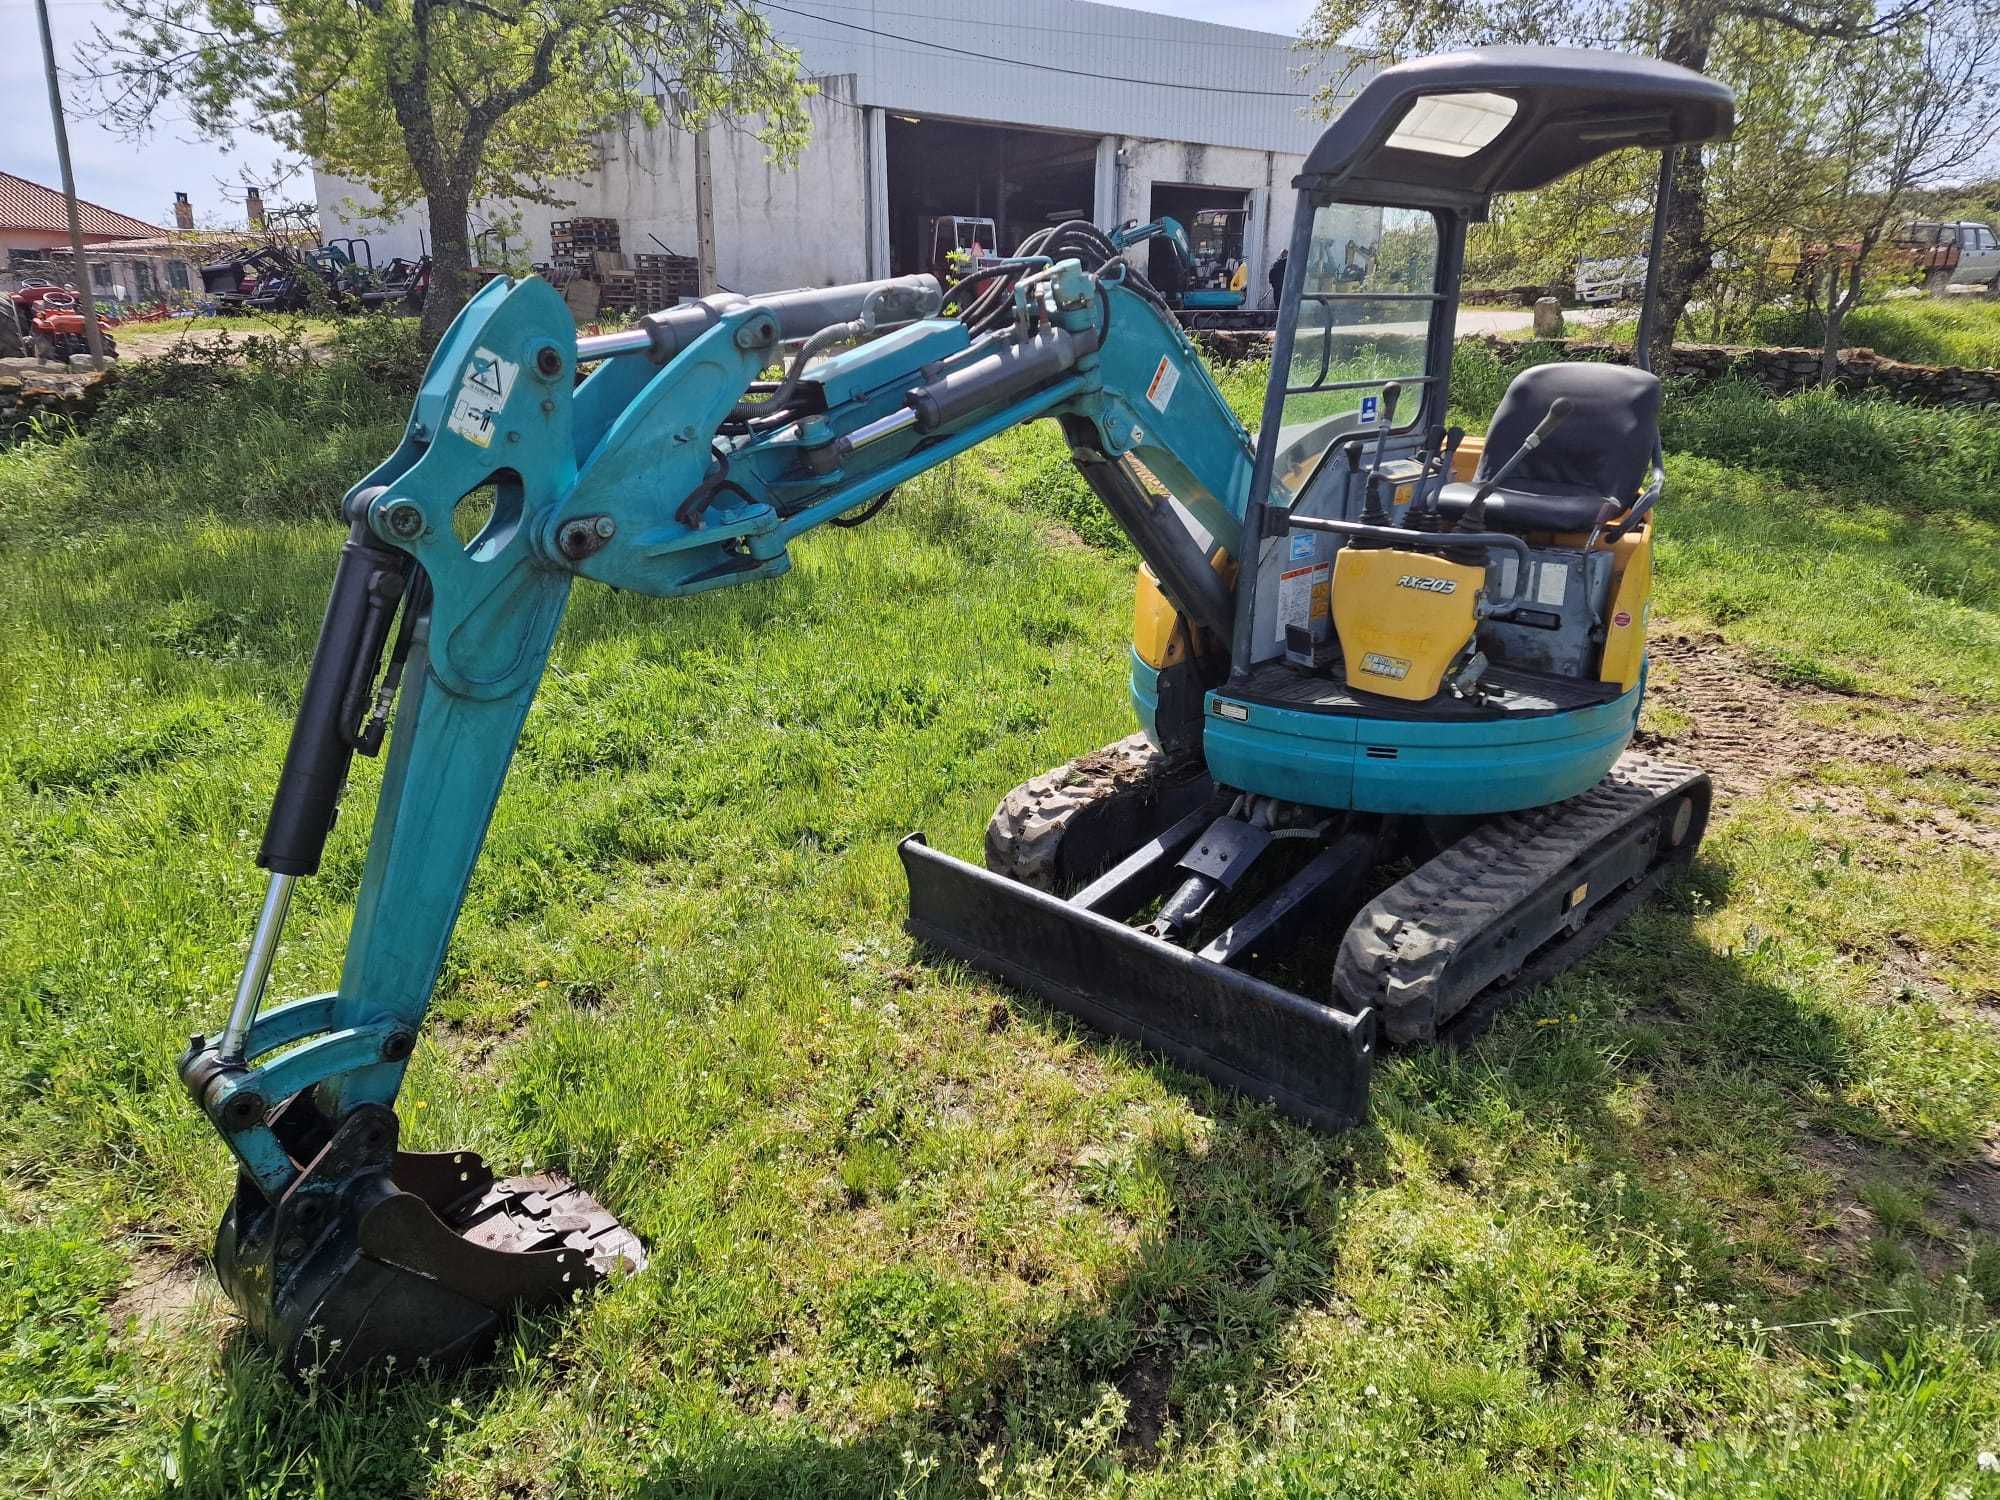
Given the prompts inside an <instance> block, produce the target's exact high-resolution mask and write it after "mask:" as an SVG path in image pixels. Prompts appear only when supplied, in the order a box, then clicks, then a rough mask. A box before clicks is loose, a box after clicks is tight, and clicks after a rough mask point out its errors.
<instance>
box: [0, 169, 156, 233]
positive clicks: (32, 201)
mask: <svg viewBox="0 0 2000 1500" xmlns="http://www.w3.org/2000/svg"><path fill="white" fill-rule="evenodd" d="M76 208H77V217H78V219H79V220H81V221H82V224H83V237H84V238H85V239H104V238H113V237H115V238H117V239H133V238H137V237H141V236H147V237H150V236H154V235H161V234H165V233H166V230H165V229H164V228H162V227H161V226H160V225H158V224H148V223H147V222H146V221H145V220H144V219H135V218H133V217H132V216H131V215H129V214H116V213H113V212H112V211H111V210H110V209H108V208H99V207H98V206H97V205H96V204H95V203H86V202H84V201H83V200H82V199H81V198H79V199H77V200H76ZM68 228H69V214H68V212H67V211H66V210H65V209H64V208H63V196H62V194H61V193H58V192H55V191H53V190H51V189H49V188H45V187H43V186H42V185H41V184H40V183H39V182H30V181H28V179H27V178H25V177H16V176H15V175H14V174H13V173H12V172H0V232H4V231H5V230H9V229H45V230H52V231H54V232H55V233H58V234H60V233H62V232H64V231H65V230H67V229H68Z"/></svg>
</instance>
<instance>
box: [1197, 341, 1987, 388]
mask: <svg viewBox="0 0 2000 1500" xmlns="http://www.w3.org/2000/svg"><path fill="white" fill-rule="evenodd" d="M1194 339H1195V342H1196V343H1197V344H1199V345H1200V346H1201V348H1202V352H1203V353H1204V354H1206V355H1207V356H1208V357H1209V358H1210V359H1212V360H1216V361H1218V362H1220V363H1233V362H1235V361H1238V360H1245V359H1268V358H1270V355H1271V335H1270V334H1268V333H1222V332H1213V333H1211V332H1199V333H1196V334H1195V335H1194ZM1459 342H1460V343H1463V344H1478V345H1480V346H1481V347H1483V348H1484V349H1486V350H1487V351H1488V352H1490V353H1491V354H1492V355H1493V357H1494V359H1495V360H1497V361H1498V362H1499V363H1500V364H1501V365H1503V366H1509V365H1526V364H1540V363H1542V362H1543V361H1546V360H1552V359H1601V360H1609V361H1611V362H1612V363H1614V364H1624V363H1627V362H1628V361H1630V359H1631V358H1632V347H1631V345H1629V344H1606V343H1598V342H1594V341H1592V340H1590V339H1536V340H1532V341H1522V340H1518V339H1505V338H1500V337H1498V336H1496V335H1494V334H1490V333H1485V334H1473V335H1471V336H1469V337H1467V338H1463V339H1460V340H1459ZM1662 373H1664V374H1667V375H1670V376H1673V377H1676V378H1679V379H1682V380H1686V381H1689V382H1690V383H1692V384H1694V385H1696V386H1704V385H1713V384H1714V383H1715V382H1717V381H1719V380H1724V379H1728V378H1732V377H1734V378H1736V379H1741V380H1749V381H1753V382H1755V383H1756V384H1758V385H1761V386H1763V387H1764V389H1765V390H1767V391H1770V392H1771V393H1772V394H1773V395H1778V396H1784V395H1789V394H1791V393H1792V392H1793V391H1802V390H1807V389H1809V388H1811V387H1812V386H1814V385H1817V384H1818V383H1819V351H1818V350H1817V349H1750V348H1742V347H1739V346H1737V345H1734V344H1676V345H1675V346H1674V355H1673V363H1672V365H1671V366H1670V367H1669V368H1668V369H1667V370H1665V371H1663V372H1662ZM1834 384H1835V388H1836V389H1837V390H1839V391H1841V392H1843V393H1845V394H1848V395H1858V394H1860V393H1861V392H1863V391H1879V392H1881V393H1882V394H1883V395H1885V396H1891V397H1893V398H1895V399H1896V400H1898V401H1909V402H1912V403H1914V404H1916V405H1918V406H1990V405H1996V404H2000V370H1972V369H1965V368H1962V367H1961V366H1958V365H1906V364H1904V363H1902V362H1901V361H1900V360H1894V359H1885V358H1883V357H1882V356H1881V355H1879V354H1877V353H1876V352H1875V351H1874V350H1873V349H1843V350H1841V351H1840V364H1839V367H1838V371H1837V373H1836V375H1835V380H1834Z"/></svg>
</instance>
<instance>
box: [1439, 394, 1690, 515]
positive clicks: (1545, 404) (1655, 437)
mask: <svg viewBox="0 0 2000 1500" xmlns="http://www.w3.org/2000/svg"><path fill="white" fill-rule="evenodd" d="M1558 396H1567V397H1569V399H1570V413H1569V416H1568V417H1567V418H1566V419H1565V420H1564V422H1563V424H1562V425H1561V426H1560V427H1558V428H1556V430H1555V431H1554V432H1552V433H1550V434H1549V436H1548V438H1547V439H1546V440H1545V441H1544V442H1543V443H1542V445H1541V446H1540V447H1539V448H1537V449H1536V450H1535V451H1534V452H1533V453H1530V454H1529V455H1528V456H1527V457H1526V458H1525V459H1523V460H1522V462H1521V467H1520V468H1518V469H1516V470H1515V471H1514V472H1513V473H1512V474H1511V475H1509V476H1508V478H1507V483H1508V484H1510V485H1520V486H1522V487H1524V488H1530V487H1533V486H1534V485H1536V484H1552V485H1571V486H1582V487H1584V488H1586V489H1588V490H1590V492H1591V493H1593V494H1597V495H1604V496H1607V497H1610V498H1614V499H1619V500H1632V499H1636V498H1637V497H1638V494H1639V487H1640V485H1641V484H1643V483H1644V482H1645V479H1646V474H1647V471H1648V469H1649V468H1650V466H1651V464H1652V460H1653V450H1654V449H1655V448H1657V447H1658V446H1659V442H1660V382H1659V379H1658V377H1656V376H1654V375H1651V374H1649V373H1648V372H1647V371H1645V370H1635V369H1633V368H1631V367H1630V366H1628V365H1607V364H1594V363H1590V364H1586V363H1576V364H1555V365H1535V366H1534V367H1532V368H1531V369H1526V370H1523V371H1522V372H1521V373H1520V374H1518V375H1516V376H1515V377H1514V379H1513V381H1512V382H1511V383H1510V384H1509V385H1508V387H1507V394H1506V395H1504V396H1502V397H1501V398H1500V407H1499V410H1497V411H1495V412H1494V413H1493V421H1492V423H1491V425H1490V426H1488V428H1487V429H1486V449H1485V452H1484V453H1482V454H1481V455H1480V459H1479V475H1478V477H1479V478H1481V479H1485V478H1487V477H1488V476H1489V475H1491V474H1492V473H1493V472H1494V471H1495V470H1496V469H1498V468H1499V467H1500V465H1501V464H1503V463H1505V462H1506V461H1507V460H1508V459H1510V458H1512V457H1513V456H1514V454H1515V451H1516V450H1517V449H1519V448H1520V446H1521V444H1522V442H1523V441H1525V440H1526V438H1527V436H1528V434H1529V433H1531V432H1533V431H1534V430H1535V424H1536V423H1538V422H1540V421H1541V420H1542V418H1543V417H1544V416H1546V415H1548V410H1549V404H1550V403H1551V402H1553V401H1554V400H1555V399H1556V397H1558Z"/></svg>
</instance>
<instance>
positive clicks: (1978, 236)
mask: <svg viewBox="0 0 2000 1500" xmlns="http://www.w3.org/2000/svg"><path fill="white" fill-rule="evenodd" d="M1895 245H1896V248H1897V249H1899V250H1903V251H1906V252H1908V253H1909V255H1910V256H1911V258H1912V260H1913V261H1914V263H1915V266H1916V269H1917V270H1918V271H1920V272H1922V273H1923V278H1924V290H1925V291H1927V292H1929V293H1930V294H1931V295H1932V296H1933V297H1941V296H1943V295H1944V294H1945V293H1946V292H1948V291H1950V290H1951V289H1952V288H1953V287H1957V286H1976V287H1984V288H1985V289H1986V294H1987V296H1989V297H2000V235H1996V234H1995V233H1994V232H1993V226H1992V225H1990V224H1978V223H1974V222H1973V221H1972V220H1970V219H1961V220H1958V221H1956V222H1955V223H1950V224H1942V223H1939V222H1937V221H1936V220H1932V219H1920V220H1918V221H1917V222H1916V223H1914V224H1905V225H1904V226H1903V227H1902V228H1901V229H1899V230H1897V231H1896V234H1895Z"/></svg>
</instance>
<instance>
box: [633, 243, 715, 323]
mask: <svg viewBox="0 0 2000 1500" xmlns="http://www.w3.org/2000/svg"><path fill="white" fill-rule="evenodd" d="M636 259H637V260H638V262H639V269H638V270H637V271H636V272H634V273H633V274H634V277H635V280H636V283H637V291H638V296H639V305H640V306H641V307H643V308H645V309H646V311H648V312H653V311H656V310H657V309H659V308H662V307H672V306H673V305H674V304H675V303H676V302H678V301H680V299H681V298H683V297H694V296H699V295H700V290H701V273H700V269H699V267H698V266H697V264H696V262H695V258H694V257H693V256H692V255H641V256H638V257H636Z"/></svg>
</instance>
